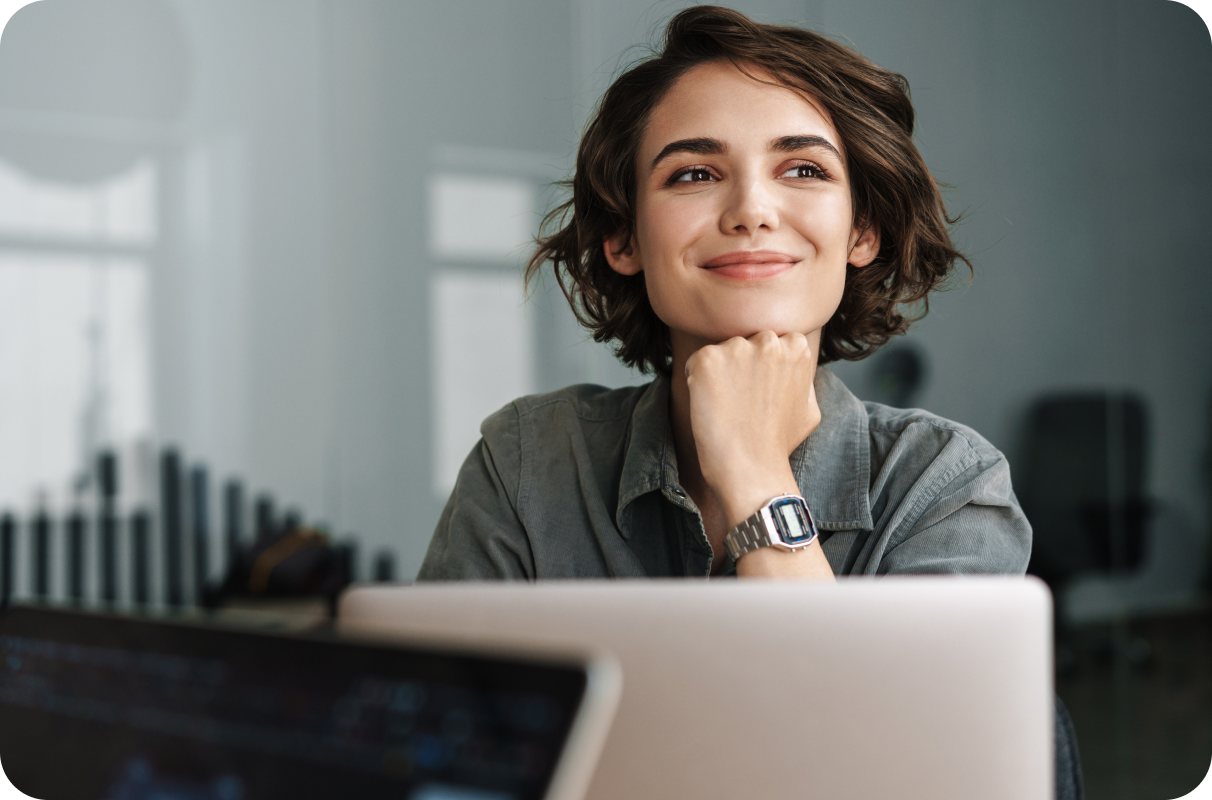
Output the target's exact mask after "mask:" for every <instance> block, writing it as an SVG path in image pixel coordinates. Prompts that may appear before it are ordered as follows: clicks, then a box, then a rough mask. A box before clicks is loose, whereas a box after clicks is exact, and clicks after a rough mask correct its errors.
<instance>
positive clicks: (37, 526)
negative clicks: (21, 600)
mask: <svg viewBox="0 0 1212 800" xmlns="http://www.w3.org/2000/svg"><path fill="white" fill-rule="evenodd" d="M30 527H31V530H30V535H31V537H32V539H33V545H34V547H33V551H34V586H33V589H34V597H37V598H38V599H39V600H45V599H47V598H48V597H50V571H51V521H50V517H49V516H47V514H46V511H45V510H43V509H39V510H38V513H37V514H36V515H34V520H33V524H32V525H31V526H30Z"/></svg>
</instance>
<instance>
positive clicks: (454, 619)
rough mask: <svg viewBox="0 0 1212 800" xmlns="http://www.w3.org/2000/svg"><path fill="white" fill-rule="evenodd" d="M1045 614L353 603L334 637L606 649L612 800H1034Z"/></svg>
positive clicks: (983, 601)
mask: <svg viewBox="0 0 1212 800" xmlns="http://www.w3.org/2000/svg"><path fill="white" fill-rule="evenodd" d="M1051 615H1052V611H1051V597H1050V595H1049V593H1048V591H1047V589H1046V587H1044V585H1043V584H1042V583H1039V582H1038V581H1035V580H1033V579H1026V580H1024V579H1018V578H956V577H945V578H944V577H940V578H924V577H912V578H882V579H877V580H870V579H849V580H843V581H840V582H839V583H838V584H837V585H819V584H805V583H787V582H773V581H770V582H765V581H711V582H701V583H700V582H691V581H684V580H671V581H657V580H653V581H643V582H630V581H629V582H607V581H600V582H598V581H592V582H588V581H587V582H575V583H563V582H555V583H540V584H537V585H532V584H431V585H420V586H414V587H397V588H369V587H368V588H357V589H354V590H352V591H350V592H348V593H347V594H346V595H345V597H344V599H343V602H342V604H341V608H340V612H339V625H340V627H341V628H342V629H343V630H345V631H366V630H375V631H379V632H393V633H394V634H396V635H407V636H416V635H426V636H436V637H446V638H449V639H452V640H456V641H474V642H481V643H482V642H498V643H502V642H503V643H511V644H524V643H529V644H535V643H545V644H548V645H551V644H558V645H562V646H569V645H576V646H588V647H605V648H608V649H609V650H611V651H612V652H613V653H614V654H615V655H616V656H617V657H618V659H619V661H620V663H621V664H622V668H623V682H624V686H623V698H622V701H621V703H620V707H619V711H618V713H617V717H616V720H615V724H614V727H613V728H612V730H611V732H610V736H609V738H608V740H607V743H606V747H605V750H604V751H603V754H602V757H601V759H600V762H599V765H598V769H597V771H596V773H595V775H594V777H593V781H592V783H591V785H590V789H589V795H588V796H589V797H590V798H592V799H593V800H608V799H609V800H614V799H615V798H628V799H629V800H637V799H638V798H672V797H687V798H690V797H692V798H696V799H698V800H702V799H704V798H738V797H754V796H760V797H763V798H780V797H787V798H791V797H795V798H803V797H822V798H892V797H895V798H898V800H901V799H904V798H930V800H949V799H950V798H954V800H972V798H981V800H1000V799H1001V798H1005V800H1010V799H1011V798H1014V800H1034V799H1038V800H1045V798H1050V797H1051V796H1052V791H1053V780H1054V779H1053V774H1052V759H1053V743H1052V730H1053V729H1052V702H1053V700H1052V697H1053V695H1052V666H1051V665H1052V652H1051V619H1052V616H1051Z"/></svg>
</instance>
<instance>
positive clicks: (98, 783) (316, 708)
mask: <svg viewBox="0 0 1212 800" xmlns="http://www.w3.org/2000/svg"><path fill="white" fill-rule="evenodd" d="M585 688H586V673H585V669H584V667H583V666H580V665H561V664H551V663H542V664H536V663H530V662H528V661H523V660H511V659H510V658H504V657H495V656H494V657H482V656H476V655H469V654H466V653H459V652H443V651H439V650H432V649H427V648H423V647H419V646H418V647H397V646H386V645H375V644H367V643H352V642H347V641H338V640H334V639H327V638H320V637H314V638H309V637H302V636H284V635H273V634H261V633H254V632H248V631H238V630H231V629H222V628H208V627H202V626H196V625H191V624H180V623H169V622H165V621H152V620H148V619H144V618H124V617H118V616H106V615H100V614H90V613H83V612H72V611H64V610H54V609H47V608H31V607H14V608H10V609H8V610H7V611H5V612H3V615H2V617H0V760H2V761H3V768H4V771H5V773H7V775H8V777H9V779H10V780H11V781H12V782H13V783H14V785H16V787H17V788H18V789H21V790H22V791H24V792H26V793H27V794H30V795H32V796H34V797H38V798H43V800H55V798H81V799H82V800H143V799H144V798H148V799H150V798H153V797H154V798H162V799H163V800H169V799H170V798H173V799H175V798H180V799H181V800H186V799H187V798H188V800H251V799H252V798H311V797H358V798H380V797H381V798H387V797H391V798H405V799H406V800H506V798H510V799H513V798H540V797H542V796H543V794H544V792H545V790H546V788H547V786H548V783H549V782H550V780H551V777H552V774H553V772H554V769H555V765H556V762H557V760H558V758H559V756H560V753H561V750H562V748H563V745H564V742H565V740H566V738H567V737H568V733H569V730H570V727H571V724H572V721H573V719H574V717H575V715H576V713H577V709H578V706H579V704H580V702H581V699H582V696H583V695H584V693H585Z"/></svg>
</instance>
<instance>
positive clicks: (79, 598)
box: [35, 511, 88, 605]
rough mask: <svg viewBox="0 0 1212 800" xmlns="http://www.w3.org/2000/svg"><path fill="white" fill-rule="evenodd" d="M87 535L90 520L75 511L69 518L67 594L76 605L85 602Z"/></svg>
mask: <svg viewBox="0 0 1212 800" xmlns="http://www.w3.org/2000/svg"><path fill="white" fill-rule="evenodd" d="M35 524H37V522H36V521H35ZM87 536H88V520H87V519H85V517H84V514H82V513H80V512H79V511H73V512H72V513H71V515H70V516H69V517H68V518H67V596H68V598H70V599H71V601H72V603H74V604H75V605H81V604H83V603H84V567H85V558H84V553H85V550H86V549H87V547H88V542H87V541H86V537H87Z"/></svg>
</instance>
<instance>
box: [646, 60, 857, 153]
mask: <svg viewBox="0 0 1212 800" xmlns="http://www.w3.org/2000/svg"><path fill="white" fill-rule="evenodd" d="M749 72H750V73H751V74H753V75H756V76H758V77H761V78H762V79H763V80H766V79H767V76H765V75H764V74H763V73H762V72H761V71H759V70H757V69H750V70H749ZM808 134H815V135H817V136H823V137H825V138H826V139H828V140H829V142H830V143H832V144H833V146H834V147H836V148H837V149H838V152H844V151H843V150H842V141H841V138H840V137H839V136H838V134H837V130H836V129H835V128H834V127H833V122H832V121H831V120H830V118H829V114H828V112H826V111H825V109H824V108H823V107H822V106H821V105H820V103H819V102H818V101H817V100H816V99H815V98H812V97H809V96H805V95H804V94H802V93H800V92H797V91H796V90H794V89H791V88H788V87H787V86H784V85H782V84H770V83H764V82H762V81H759V80H755V79H754V78H751V77H749V76H748V75H746V74H745V73H743V72H741V71H740V70H739V69H738V68H737V67H735V66H733V65H732V64H731V63H729V62H726V61H713V62H709V63H707V64H700V65H699V66H697V67H694V68H693V69H691V70H690V71H688V72H687V73H686V74H685V75H683V76H682V77H681V78H679V79H678V81H677V83H675V84H674V85H673V86H672V87H671V88H670V89H669V91H668V92H667V93H666V94H665V96H664V97H663V98H661V102H660V103H658V104H657V106H656V107H655V108H654V109H653V110H652V114H651V115H650V116H649V119H648V125H647V127H645V129H644V135H643V137H642V138H641V140H640V152H639V163H640V164H646V163H649V162H651V160H652V158H653V157H654V156H655V155H656V154H657V153H658V152H660V150H661V148H663V147H664V146H665V145H666V144H668V143H669V142H672V141H677V140H679V139H689V138H697V137H711V138H715V139H719V140H721V141H723V142H724V143H725V144H728V145H729V146H730V147H733V146H741V147H743V146H745V145H748V144H752V145H758V146H761V147H762V148H763V149H764V148H765V147H766V145H767V143H769V142H771V141H773V140H775V139H777V138H779V137H783V136H797V135H808Z"/></svg>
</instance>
